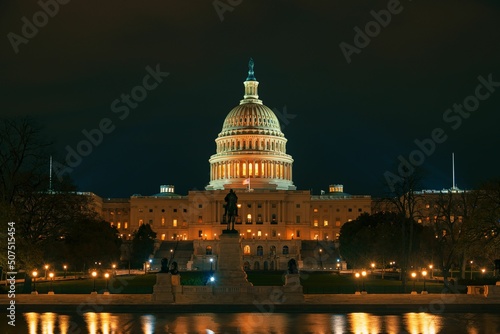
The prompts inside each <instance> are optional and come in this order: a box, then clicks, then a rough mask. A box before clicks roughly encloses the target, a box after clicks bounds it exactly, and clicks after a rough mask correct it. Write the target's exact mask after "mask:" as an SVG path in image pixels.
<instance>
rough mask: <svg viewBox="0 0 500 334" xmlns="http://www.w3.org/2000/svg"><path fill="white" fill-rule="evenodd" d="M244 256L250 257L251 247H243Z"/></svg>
mask: <svg viewBox="0 0 500 334" xmlns="http://www.w3.org/2000/svg"><path fill="white" fill-rule="evenodd" d="M243 254H245V255H250V246H248V245H245V247H243Z"/></svg>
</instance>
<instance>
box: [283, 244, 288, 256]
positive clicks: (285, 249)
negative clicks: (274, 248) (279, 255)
mask: <svg viewBox="0 0 500 334" xmlns="http://www.w3.org/2000/svg"><path fill="white" fill-rule="evenodd" d="M288 254H289V253H288V246H283V255H288Z"/></svg>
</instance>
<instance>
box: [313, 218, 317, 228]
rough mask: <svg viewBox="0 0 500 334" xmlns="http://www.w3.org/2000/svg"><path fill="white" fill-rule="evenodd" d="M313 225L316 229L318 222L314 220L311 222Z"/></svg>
mask: <svg viewBox="0 0 500 334" xmlns="http://www.w3.org/2000/svg"><path fill="white" fill-rule="evenodd" d="M313 224H314V227H318V220H317V219H314V220H313Z"/></svg>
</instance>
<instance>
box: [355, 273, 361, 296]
mask: <svg viewBox="0 0 500 334" xmlns="http://www.w3.org/2000/svg"><path fill="white" fill-rule="evenodd" d="M354 276H355V277H356V292H355V294H357V295H359V281H358V278H359V276H360V275H359V273H355V274H354Z"/></svg>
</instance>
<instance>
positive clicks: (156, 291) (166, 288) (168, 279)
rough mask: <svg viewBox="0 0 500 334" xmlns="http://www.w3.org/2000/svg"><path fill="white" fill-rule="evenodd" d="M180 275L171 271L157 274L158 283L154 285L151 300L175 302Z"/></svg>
mask: <svg viewBox="0 0 500 334" xmlns="http://www.w3.org/2000/svg"><path fill="white" fill-rule="evenodd" d="M180 284H181V277H180V275H172V274H171V273H166V274H164V273H158V274H156V284H155V285H154V286H153V295H152V297H151V300H153V301H157V302H164V303H175V293H174V290H175V287H176V286H180Z"/></svg>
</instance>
